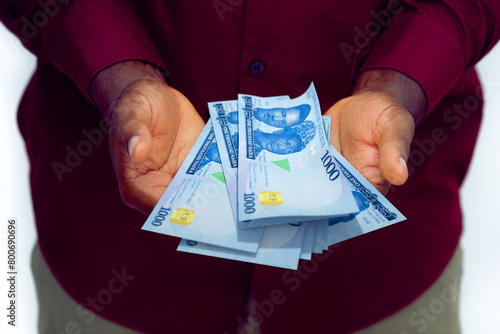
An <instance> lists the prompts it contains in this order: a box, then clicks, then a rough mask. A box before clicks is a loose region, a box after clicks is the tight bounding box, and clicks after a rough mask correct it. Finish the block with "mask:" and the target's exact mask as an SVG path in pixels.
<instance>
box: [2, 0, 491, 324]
mask: <svg viewBox="0 0 500 334" xmlns="http://www.w3.org/2000/svg"><path fill="white" fill-rule="evenodd" d="M0 6H1V13H2V14H1V17H2V20H3V22H4V23H5V24H6V25H7V26H8V27H9V28H10V29H11V30H12V31H14V32H15V33H17V34H18V36H19V37H20V38H21V40H23V41H24V43H25V45H26V46H27V47H28V48H29V49H30V50H31V51H32V52H34V53H35V54H36V55H37V56H38V57H39V63H38V70H37V72H36V73H35V75H34V78H33V79H32V81H31V83H30V85H29V87H28V88H27V92H26V94H25V97H24V99H23V101H22V103H21V106H20V112H19V122H20V128H21V132H22V134H23V136H24V138H25V140H26V143H27V150H28V154H29V157H30V161H31V164H32V172H31V181H32V193H33V198H34V209H35V215H36V220H37V229H38V235H39V245H40V250H41V253H43V258H44V259H45V261H46V262H47V264H48V266H49V267H50V269H51V270H52V273H53V275H54V276H55V278H56V279H57V281H58V282H60V285H61V286H62V288H63V289H64V290H66V291H67V292H68V294H69V295H70V296H72V297H73V298H74V299H75V300H76V301H77V303H81V304H82V305H81V306H79V307H75V308H73V307H68V306H64V307H63V308H65V309H66V310H67V311H69V312H70V315H68V318H71V319H76V323H77V326H78V329H81V330H82V332H85V331H87V332H92V330H94V328H92V326H94V325H96V324H99V326H104V325H102V324H103V322H104V320H102V318H106V319H109V320H111V321H112V322H114V323H117V324H118V326H119V327H118V329H117V330H120V331H121V332H125V331H126V329H124V327H128V328H131V329H133V330H135V331H140V332H152V333H165V332H166V333H224V332H230V333H235V332H236V330H238V329H239V330H240V331H243V332H244V331H246V332H251V331H256V330H257V328H258V327H260V329H259V330H260V331H261V332H262V333H305V332H308V333H345V332H349V331H354V330H358V329H361V328H364V327H367V326H369V325H371V324H373V323H375V322H379V324H382V325H384V322H385V321H388V320H390V319H391V318H392V317H389V316H390V315H391V314H393V313H394V312H396V311H398V310H401V309H403V310H404V307H405V306H407V305H408V304H410V303H411V302H412V301H414V300H415V299H416V298H419V296H420V297H422V296H425V295H428V294H429V292H430V293H431V296H432V292H433V291H434V290H436V286H437V285H436V284H435V283H436V281H438V278H439V277H440V275H441V274H442V273H443V271H444V272H445V274H446V273H447V272H448V273H449V272H451V271H449V270H448V269H446V270H445V268H450V267H453V268H456V265H457V264H456V263H457V261H456V260H455V259H457V258H459V255H458V256H455V257H453V254H455V252H456V249H457V244H458V240H459V236H460V232H461V216H460V206H459V198H458V188H459V186H460V184H461V182H462V180H463V177H464V175H465V172H466V170H467V166H468V163H469V161H470V157H471V154H472V150H473V146H474V142H475V138H476V135H477V131H478V128H479V123H480V118H481V113H480V108H481V106H480V103H478V104H477V105H474V106H472V107H470V106H469V107H470V108H469V109H470V110H463V109H460V108H458V109H456V108H455V109H453V106H454V105H460V103H462V102H463V101H465V98H466V97H467V96H475V95H476V90H477V87H479V86H478V85H479V83H478V80H477V76H476V75H475V72H474V71H473V69H472V66H473V64H474V63H475V62H477V61H478V60H479V59H480V58H481V57H482V56H483V55H484V54H485V53H486V52H487V51H488V50H489V49H491V47H492V46H493V45H494V43H495V42H496V41H497V40H498V38H499V31H500V28H499V20H498V17H499V13H500V8H499V4H498V2H497V1H495V0H489V1H488V0H484V1H479V0H475V1H466V0H463V1H451V0H442V1H426V2H417V1H410V0H406V1H402V2H399V1H391V2H389V3H387V2H386V1H382V0H367V1H352V2H344V3H340V2H331V1H324V2H314V3H313V2H311V3H309V2H305V1H292V2H290V1H286V2H283V1H247V2H243V1H227V2H224V1H214V2H205V1H195V0H193V1H182V2H176V1H163V2H161V1H131V2H128V1H111V0H104V1H102V0H101V1H93V0H80V1H78V0H75V1H71V2H69V3H68V4H66V2H65V1H62V0H61V1H59V2H56V1H47V2H43V1H40V2H36V1H28V0H25V1H15V2H11V1H9V2H6V1H2V2H1V5H0ZM167 69H168V70H167ZM167 73H169V75H167ZM163 76H167V77H168V80H169V83H170V85H167V84H166V83H165V81H164V78H163ZM311 81H313V82H314V83H315V86H316V87H317V91H318V95H319V98H320V102H321V106H322V108H323V111H325V112H326V114H328V115H330V116H332V144H333V145H334V146H335V147H336V148H337V149H338V150H339V151H340V152H341V153H342V154H343V155H344V156H345V157H346V158H347V159H348V160H349V161H350V162H351V163H352V164H353V165H354V166H355V167H356V168H357V169H358V170H359V171H360V172H361V173H363V175H364V176H365V177H366V178H367V179H368V180H370V182H372V183H373V184H374V185H375V186H377V187H378V188H379V189H380V190H382V191H384V192H385V191H387V190H388V188H389V184H394V185H401V184H403V183H405V181H406V180H407V179H408V181H407V182H406V183H405V184H404V185H403V186H401V187H396V188H395V189H394V188H393V189H394V190H393V191H391V192H389V193H388V197H389V199H390V200H391V201H392V202H393V203H394V204H395V205H396V206H397V207H398V209H400V211H402V212H403V213H404V214H405V215H406V216H407V217H408V221H407V222H404V223H400V224H396V225H395V226H391V227H389V228H386V229H384V230H381V231H378V232H375V233H373V234H370V235H366V236H362V237H359V238H355V239H353V240H350V241H347V242H344V243H342V244H341V245H340V246H338V247H335V248H333V247H331V248H330V249H329V251H328V252H326V253H325V255H323V256H320V257H316V258H314V259H313V260H312V261H309V262H307V261H304V262H302V263H301V266H300V268H299V270H297V271H283V270H281V269H277V268H267V267H262V266H253V265H250V264H246V263H238V262H234V261H226V260H222V259H213V258H205V257H199V256H196V255H190V254H180V253H177V252H175V248H176V246H177V243H178V239H174V238H170V237H166V236H161V235H154V234H151V233H146V232H143V231H141V230H140V227H141V226H142V223H143V222H144V220H145V216H144V215H143V214H140V213H139V212H138V211H141V212H143V213H149V212H150V210H151V209H152V207H153V206H154V204H156V202H157V200H158V199H159V197H160V196H161V194H162V193H163V192H164V190H165V188H166V187H167V186H168V184H169V182H170V181H171V179H172V177H173V175H175V172H176V171H177V169H178V168H179V166H180V165H181V164H182V162H183V160H184V158H185V157H186V155H187V153H188V152H189V150H190V148H191V146H192V145H193V143H194V141H195V140H196V138H197V136H198V134H199V133H200V131H201V129H202V127H203V121H204V120H206V118H207V112H206V103H207V102H209V101H217V100H229V99H234V98H236V94H237V93H238V92H244V93H248V94H254V95H261V96H271V95H290V96H292V97H295V96H297V95H299V94H300V93H302V92H303V91H304V90H305V87H307V86H308V85H309V84H310V82H311ZM462 104H463V103H462ZM97 107H98V108H99V110H100V112H101V113H102V114H101V113H99V112H98V110H97ZM450 108H451V109H450ZM448 110H452V111H451V112H449V111H448ZM455 110H456V111H455ZM466 112H467V122H463V123H462V124H461V126H460V128H459V129H458V130H457V131H451V130H448V129H450V124H451V123H452V122H453V120H454V119H455V118H456V117H465V116H463V115H465V113H466ZM102 117H104V118H105V119H106V120H107V122H108V124H109V125H110V130H109V140H108V139H107V138H106V139H105V138H104V137H105V136H104V134H107V132H108V129H107V128H106V127H105V123H104V122H101V120H102ZM414 132H415V134H414ZM412 138H415V142H417V141H418V142H419V143H423V142H425V143H428V142H429V141H431V143H433V145H432V147H433V150H430V149H429V150H428V151H429V152H431V153H429V154H428V155H427V156H424V157H423V158H421V159H420V160H419V159H418V157H417V156H413V157H412V156H411V155H410V145H411V142H412ZM103 142H109V150H108V147H107V145H105V144H103ZM429 145H430V144H429ZM110 156H111V159H110V158H109V157H110ZM408 159H409V160H408ZM408 167H409V168H408ZM409 174H411V175H410V177H409V178H408V176H409ZM120 197H121V199H123V202H124V203H126V204H127V205H128V206H130V207H131V208H127V207H125V205H123V203H122V201H121V199H120ZM132 208H133V209H132ZM39 255H40V254H39ZM452 258H453V259H454V260H452V261H451V262H450V259H452ZM38 260H39V261H38V262H43V260H42V259H41V258H38ZM458 262H459V261H458ZM37 275H38V277H39V281H40V282H43V279H42V278H47V275H46V273H38V274H37ZM452 278H453V275H452ZM54 289H55V288H54ZM441 290H442V289H440V288H439V287H438V288H437V291H438V292H437V294H439V291H441ZM47 291H49V292H47ZM52 291H55V290H50V289H48V288H47V285H44V284H42V283H40V285H39V294H40V297H41V298H40V299H41V300H40V303H42V306H41V310H42V313H43V314H42V316H41V322H40V328H41V331H42V332H49V331H56V330H62V328H64V326H65V325H67V322H66V317H63V320H61V319H60V318H58V317H57V315H56V314H55V312H50V311H51V310H52V309H53V308H52V306H53V305H61V303H63V302H59V301H58V300H57V299H56V297H55V296H56V294H55V293H54V292H52ZM248 291H252V293H251V294H250V293H248ZM51 292H52V293H51ZM434 296H435V295H434ZM448 297H449V296H448ZM431 298H432V297H431ZM448 300H451V297H450V298H448ZM455 302H456V298H455ZM64 303H66V304H62V305H69V304H67V303H70V301H67V300H65V301H64ZM450 303H451V302H450ZM44 305H49V306H50V307H49V306H45V307H44ZM246 305H254V309H253V310H252V311H251V312H250V313H251V314H250V315H248V314H247V315H245V314H244V312H245V307H246ZM72 309H74V311H72ZM447 310H448V312H446V316H445V315H444V314H442V315H441V316H440V317H439V318H437V317H435V316H433V315H432V314H426V318H425V319H427V323H422V322H421V321H419V319H410V321H408V317H402V318H403V322H402V325H405V326H407V327H406V328H399V327H398V328H394V327H391V325H385V326H386V327H385V329H384V330H383V332H389V331H390V330H393V331H395V332H398V333H399V331H405V330H406V331H408V330H411V329H415V328H416V329H419V330H422V331H424V330H429V331H431V332H433V333H436V332H438V331H439V329H438V330H434V329H431V326H437V327H434V328H439V326H441V328H444V331H446V330H448V332H457V331H458V329H457V326H458V319H457V312H456V310H455V312H453V310H454V309H453V308H451V307H450V308H447ZM90 311H91V312H90ZM95 314H97V315H99V317H96V315H95ZM245 317H247V318H248V322H249V326H248V327H247V328H245V329H243V323H244V322H245ZM432 317H434V318H432ZM384 318H387V319H385V320H383V319H384ZM429 319H432V321H430V320H429ZM68 321H69V319H68ZM385 324H387V323H385ZM424 324H425V328H424ZM96 326H97V325H96ZM375 326H377V325H375ZM387 326H389V327H387ZM398 326H399V325H398ZM416 326H418V327H416ZM452 326H453V327H452ZM73 327H74V326H73ZM99 328H102V327H99ZM115 328H116V327H115ZM372 328H374V327H372ZM369 330H370V329H366V331H369ZM100 331H101V332H106V330H102V329H100Z"/></svg>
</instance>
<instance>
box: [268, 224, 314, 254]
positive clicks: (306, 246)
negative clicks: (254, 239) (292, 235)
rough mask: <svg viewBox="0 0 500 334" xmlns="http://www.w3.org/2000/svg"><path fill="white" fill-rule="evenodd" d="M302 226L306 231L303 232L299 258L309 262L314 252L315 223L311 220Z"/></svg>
mask: <svg viewBox="0 0 500 334" xmlns="http://www.w3.org/2000/svg"><path fill="white" fill-rule="evenodd" d="M304 224H305V225H306V230H305V231H304V240H303V242H302V250H301V252H300V258H301V259H303V260H310V259H311V256H312V253H313V250H314V242H315V239H314V235H315V229H316V221H314V220H312V221H308V222H306V223H304ZM277 226H281V225H277ZM270 227H273V226H270Z"/></svg>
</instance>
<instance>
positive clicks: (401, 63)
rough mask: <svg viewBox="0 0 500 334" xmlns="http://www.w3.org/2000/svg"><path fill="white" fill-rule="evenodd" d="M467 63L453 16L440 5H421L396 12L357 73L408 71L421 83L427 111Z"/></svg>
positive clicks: (453, 82)
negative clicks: (386, 70)
mask: <svg viewBox="0 0 500 334" xmlns="http://www.w3.org/2000/svg"><path fill="white" fill-rule="evenodd" d="M429 11H430V12H429ZM466 66H467V64H466V57H465V55H464V53H463V45H462V44H461V40H460V36H459V33H458V29H457V27H456V24H455V22H453V18H452V17H450V16H449V14H448V15H447V13H445V10H444V9H442V8H440V7H431V8H429V7H422V8H420V9H418V11H417V10H416V9H409V10H406V11H405V12H402V13H399V14H395V15H394V18H393V20H392V22H390V24H389V25H388V27H387V28H386V30H384V31H383V32H382V33H381V34H380V36H378V38H377V39H376V41H375V43H374V45H372V46H371V50H370V51H369V52H368V53H367V54H366V55H365V57H363V59H361V62H360V67H359V71H358V73H361V72H364V71H367V70H371V69H380V68H387V69H393V70H396V71H399V72H402V73H404V74H406V75H407V76H409V77H410V78H412V79H413V80H415V81H416V82H417V83H418V84H419V85H420V86H421V87H422V89H423V91H424V93H425V95H426V98H427V114H428V113H429V112H430V111H431V110H432V109H433V108H434V107H435V106H436V105H437V104H438V102H439V101H440V100H441V99H442V98H443V97H444V95H445V94H446V93H447V92H448V91H449V90H450V89H451V88H452V87H453V85H454V84H455V83H456V82H457V81H458V79H459V78H460V76H461V75H462V74H463V72H464V70H465V68H466Z"/></svg>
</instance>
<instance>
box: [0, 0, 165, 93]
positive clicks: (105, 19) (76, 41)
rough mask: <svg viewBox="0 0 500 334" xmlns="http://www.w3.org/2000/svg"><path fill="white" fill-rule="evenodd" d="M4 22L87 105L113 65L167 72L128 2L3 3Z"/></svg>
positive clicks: (0, 3)
mask: <svg viewBox="0 0 500 334" xmlns="http://www.w3.org/2000/svg"><path fill="white" fill-rule="evenodd" d="M0 19H1V20H2V21H3V22H4V24H5V25H6V26H7V28H9V29H10V30H11V31H12V32H13V33H14V34H16V35H17V36H18V37H19V38H20V39H21V41H22V42H23V44H24V45H25V46H26V47H27V48H28V49H29V50H30V51H31V52H33V53H34V54H35V55H36V56H37V57H38V58H39V60H40V61H43V62H45V63H48V64H50V65H51V66H53V67H55V68H56V69H57V70H59V71H60V72H62V73H64V74H65V75H67V76H68V77H70V78H71V79H72V80H73V81H74V82H75V84H76V85H77V87H78V89H79V90H80V92H82V94H84V95H85V96H86V97H87V98H88V99H89V100H90V94H89V86H90V83H91V81H92V78H93V77H94V76H95V75H96V74H97V73H98V72H99V71H101V70H103V69H105V68H106V67H109V66H111V65H113V64H115V63H118V62H122V61H126V60H138V61H143V62H147V63H151V64H152V65H154V66H157V67H158V68H159V69H161V68H165V65H164V63H163V61H162V59H161V58H160V56H159V54H158V52H157V51H156V48H155V46H154V45H153V43H152V41H151V39H150V38H149V36H148V34H147V32H146V30H145V29H144V27H143V25H142V22H141V21H140V19H139V18H138V17H137V15H136V13H135V11H134V7H133V5H132V4H131V3H130V2H128V1H123V0H73V1H69V0H57V1H56V0H46V1H38V0H36V1H32V0H30V1H27V0H24V1H23V0H21V1H8V0H0ZM163 73H167V72H166V71H163Z"/></svg>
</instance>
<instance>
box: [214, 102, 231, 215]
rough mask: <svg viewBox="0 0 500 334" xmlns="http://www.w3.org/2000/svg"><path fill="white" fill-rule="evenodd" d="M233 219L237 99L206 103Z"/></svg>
mask: <svg viewBox="0 0 500 334" xmlns="http://www.w3.org/2000/svg"><path fill="white" fill-rule="evenodd" d="M208 110H209V112H210V119H211V120H212V125H213V128H214V133H215V138H216V139H217V146H218V148H219V155H220V160H221V163H222V169H223V171H224V175H225V177H226V187H227V192H228V195H229V201H230V203H231V209H232V211H233V215H234V219H235V221H236V220H237V218H238V193H237V189H238V100H232V101H221V102H213V103H209V104H208Z"/></svg>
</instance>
